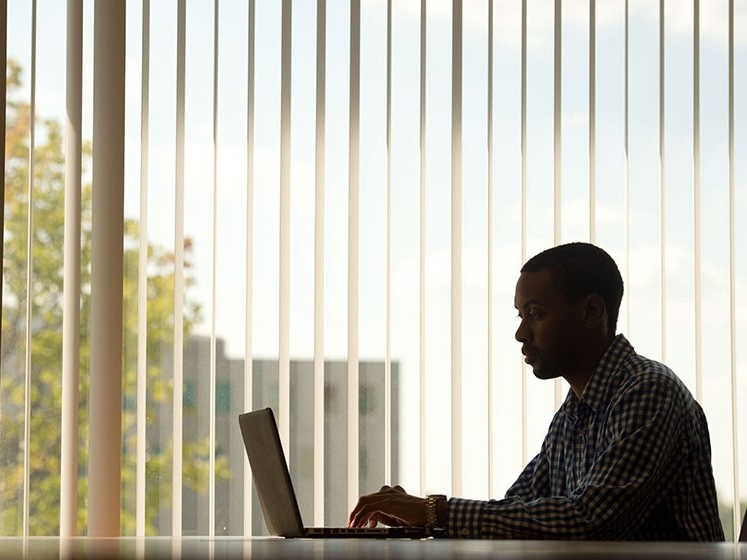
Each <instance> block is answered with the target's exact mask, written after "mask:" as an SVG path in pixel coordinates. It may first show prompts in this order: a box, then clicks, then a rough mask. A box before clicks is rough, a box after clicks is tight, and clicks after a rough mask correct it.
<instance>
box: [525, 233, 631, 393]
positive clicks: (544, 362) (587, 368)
mask: <svg viewBox="0 0 747 560" xmlns="http://www.w3.org/2000/svg"><path fill="white" fill-rule="evenodd" d="M622 291H623V285H622V278H621V276H620V272H619V271H618V269H617V266H616V265H615V262H614V261H613V260H612V258H611V257H610V256H609V255H608V254H607V253H605V252H604V251H602V250H601V249H599V248H598V247H595V246H594V245H590V244H588V243H571V244H567V245H560V246H558V247H554V248H552V249H548V250H547V251H544V252H542V253H540V254H538V255H537V256H535V257H533V258H532V259H530V260H529V261H527V263H526V264H525V265H524V266H523V267H522V269H521V275H520V276H519V280H518V282H517V283H516V296H515V300H514V305H515V306H516V309H517V310H518V312H519V317H520V318H521V324H520V325H519V328H518V329H517V330H516V340H518V341H519V342H521V344H522V346H521V351H522V353H523V354H524V355H525V361H526V362H527V363H528V364H530V365H531V366H532V368H533V370H534V374H535V376H537V377H538V378H540V379H550V378H555V377H558V376H563V377H565V378H566V380H568V382H569V383H570V384H571V386H573V388H574V390H576V389H578V390H579V391H578V392H579V394H580V391H581V390H582V388H583V386H584V385H585V384H586V381H587V380H588V376H589V375H591V373H592V371H593V369H594V368H595V367H596V365H597V363H598V361H599V359H600V358H601V355H602V354H603V352H604V351H605V350H606V348H607V347H608V346H609V343H610V341H611V339H612V338H613V337H614V334H615V328H616V324H617V316H618V312H619V308H620V301H621V299H622Z"/></svg>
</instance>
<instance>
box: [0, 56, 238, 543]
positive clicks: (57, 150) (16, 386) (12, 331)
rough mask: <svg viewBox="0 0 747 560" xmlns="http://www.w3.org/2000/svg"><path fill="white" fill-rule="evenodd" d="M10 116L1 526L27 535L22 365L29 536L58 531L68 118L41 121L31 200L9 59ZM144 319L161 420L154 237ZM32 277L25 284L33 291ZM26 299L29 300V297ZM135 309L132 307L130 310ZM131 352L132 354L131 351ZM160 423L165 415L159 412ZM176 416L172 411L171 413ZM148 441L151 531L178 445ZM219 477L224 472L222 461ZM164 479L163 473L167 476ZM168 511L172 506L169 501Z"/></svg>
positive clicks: (0, 399)
mask: <svg viewBox="0 0 747 560" xmlns="http://www.w3.org/2000/svg"><path fill="white" fill-rule="evenodd" d="M6 75H7V77H8V79H7V84H8V85H7V92H8V104H7V109H6V111H7V124H6V148H5V152H6V153H5V157H6V170H5V196H6V199H5V208H4V212H5V230H4V232H3V235H4V237H3V242H4V258H3V309H2V340H1V342H2V346H1V349H0V351H1V354H0V357H1V358H0V359H1V363H0V366H1V367H2V370H1V371H0V534H11V535H12V534H21V533H22V531H23V526H22V521H23V499H24V477H25V474H24V468H23V466H24V462H25V454H26V453H25V451H26V450H25V444H24V440H25V430H26V422H25V414H26V412H25V411H26V394H27V391H26V382H27V363H30V369H29V370H28V375H29V376H30V377H29V378H28V380H29V388H30V391H29V392H28V402H29V405H30V406H29V410H30V423H29V426H28V428H29V432H30V439H29V441H30V447H29V449H28V450H29V464H28V466H29V494H28V507H29V519H30V533H31V534H39V535H53V534H57V533H58V532H59V495H60V435H61V434H60V415H61V397H62V391H61V376H62V366H61V364H62V361H61V359H62V317H63V266H64V262H63V241H64V186H65V180H64V178H65V168H64V165H65V161H64V152H63V149H62V145H63V144H62V142H63V137H62V132H61V126H60V124H59V123H58V122H56V121H55V120H53V119H43V120H41V119H39V120H38V122H39V124H38V125H37V137H36V140H37V141H36V142H35V144H36V146H35V149H34V154H33V156H34V157H33V162H34V163H33V173H34V178H33V179H34V180H33V186H32V195H31V197H29V193H28V190H29V187H28V185H29V172H30V165H29V154H30V147H29V131H30V126H31V118H30V116H31V113H30V107H29V105H28V104H27V103H25V102H23V101H19V100H16V97H17V94H18V91H19V88H20V87H21V84H22V82H21V75H22V72H21V68H20V67H19V65H18V64H16V63H15V62H13V61H9V63H8V68H7V73H6ZM90 153H91V148H90V145H87V146H85V147H84V162H83V164H84V165H83V167H84V170H83V177H86V176H87V171H86V168H87V166H88V164H89V163H90ZM91 195H92V189H91V185H90V183H87V184H85V185H84V186H83V188H82V192H81V197H82V212H83V216H82V227H81V251H82V255H81V293H80V309H81V328H80V355H81V361H80V407H79V425H80V436H79V446H78V458H79V486H78V497H79V498H78V499H79V504H80V505H84V504H85V500H86V493H87V472H86V469H87V465H88V452H87V451H88V406H87V399H88V363H89V359H88V356H89V332H88V331H89V307H90V255H91ZM30 207H31V208H32V210H33V212H32V219H33V220H32V228H31V229H32V243H31V246H32V249H31V250H32V257H33V258H32V259H31V262H32V263H33V265H32V266H33V271H32V274H31V282H30V284H27V277H28V274H27V272H28V271H27V264H26V263H27V262H28V259H27V257H28V248H27V247H28V234H27V231H28V229H29V228H28V224H29V208H30ZM139 234H140V232H139V225H138V223H137V222H136V221H134V220H128V221H127V222H126V224H125V239H124V240H123V242H124V261H125V262H124V264H125V271H126V273H125V278H124V293H123V298H124V305H125V310H126V311H125V318H124V324H123V327H124V341H123V344H124V349H125V356H126V357H125V360H124V366H123V401H124V402H123V416H122V426H123V471H122V480H123V482H122V484H123V490H124V491H123V492H122V496H123V498H122V500H123V503H122V533H123V534H133V533H134V524H135V519H134V502H132V499H131V496H132V489H134V480H135V462H134V457H133V456H132V455H133V450H134V446H135V444H136V437H137V436H136V432H135V428H136V426H135V409H134V407H133V403H135V402H136V400H137V395H136V394H135V391H136V382H135V380H136V376H137V371H136V364H137V356H136V352H137V336H138V325H137V311H136V310H137V298H138V284H137V268H138V262H139V261H138V258H139V255H138V252H139V250H138V239H139ZM190 249H191V243H190V242H189V241H187V242H186V243H185V261H186V262H185V276H186V277H185V284H186V288H187V290H186V296H185V300H186V301H185V302H184V305H183V310H184V337H185V339H186V338H187V336H188V334H189V332H190V330H191V328H192V326H193V325H194V324H195V323H196V322H197V321H198V320H199V318H200V307H199V305H197V304H196V303H195V302H194V301H192V300H191V299H190V297H189V294H190V292H189V287H190V286H192V285H193V283H194V280H193V277H192V276H191V274H190V271H191V264H190V261H189V256H190ZM147 260H148V282H147V290H148V297H147V301H148V304H147V305H148V307H147V316H148V323H147V324H148V328H147V343H146V347H147V356H146V364H147V367H146V370H147V381H146V383H147V400H146V408H147V414H146V417H147V420H148V427H149V428H150V427H151V426H156V425H158V422H159V414H162V412H163V411H164V410H168V409H169V408H170V406H171V401H172V399H173V390H172V384H171V379H172V372H171V371H168V364H164V362H163V359H162V356H163V354H164V350H163V349H164V348H172V347H173V328H174V321H173V308H174V255H173V254H172V253H171V252H170V251H169V250H167V249H166V248H164V247H160V246H157V245H149V246H148V259H147ZM29 286H30V290H29ZM29 298H30V300H29ZM28 301H30V302H31V320H30V322H29V321H28V319H27V315H26V307H27V305H26V304H27V302H28ZM133 310H134V311H133ZM28 329H30V330H31V337H30V341H31V346H30V348H29V353H28V355H29V356H30V360H29V361H28V362H27V358H26V356H27V352H26V343H25V340H26V333H27V330H28ZM133 352H134V353H135V354H133ZM161 420H162V423H163V420H164V419H161ZM169 421H170V420H169ZM159 443H161V445H160V446H159V447H158V448H152V447H149V449H148V458H147V465H146V470H147V472H148V473H149V477H148V478H147V486H146V487H147V491H146V531H147V532H148V533H151V534H152V533H154V532H155V531H156V530H157V529H156V527H157V518H158V516H159V515H161V514H162V512H163V509H164V507H165V505H166V504H165V503H164V502H167V498H168V497H169V496H170V483H169V484H164V483H163V481H164V479H165V477H164V476H163V472H165V471H166V470H169V469H170V465H171V449H172V445H171V442H170V441H168V442H159ZM183 451H184V454H183V458H184V462H185V465H197V467H195V468H198V469H200V468H201V469H202V470H204V469H205V468H206V467H205V466H201V465H206V464H207V461H206V445H205V442H192V443H185V446H184V450H183ZM216 474H217V476H218V477H219V478H220V477H226V476H227V469H226V465H225V464H224V462H223V461H222V460H220V459H218V460H217V462H216ZM166 478H168V477H166ZM206 478H207V477H206V476H196V477H192V478H191V479H190V480H189V481H187V482H185V484H191V485H192V489H193V490H195V491H197V492H205V491H206V485H205V483H204V480H205V479H206ZM166 509H168V508H166ZM79 512H80V513H79V519H78V531H79V533H84V532H85V527H86V522H87V520H86V516H85V507H80V508H79Z"/></svg>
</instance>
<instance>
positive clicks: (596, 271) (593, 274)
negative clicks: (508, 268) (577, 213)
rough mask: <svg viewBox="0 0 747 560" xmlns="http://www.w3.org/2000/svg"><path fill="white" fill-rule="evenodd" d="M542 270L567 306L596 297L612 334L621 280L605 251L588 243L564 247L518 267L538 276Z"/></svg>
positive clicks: (543, 253) (554, 248)
mask: <svg viewBox="0 0 747 560" xmlns="http://www.w3.org/2000/svg"><path fill="white" fill-rule="evenodd" d="M545 268H547V269H548V270H549V271H550V273H551V275H552V278H553V282H554V283H555V285H556V287H557V288H558V289H559V290H560V291H561V293H563V294H564V295H565V297H566V300H567V301H568V303H574V302H577V301H579V300H580V299H582V298H584V297H586V296H588V295H591V294H598V295H599V297H601V298H602V300H603V301H604V304H605V306H606V308H607V330H608V331H609V332H608V334H609V335H614V334H615V332H616V330H617V317H618V314H619V312H620V302H621V301H622V296H623V280H622V276H621V275H620V270H619V269H618V268H617V264H615V261H614V260H613V259H612V257H610V256H609V254H607V252H606V251H604V250H603V249H600V248H599V247H597V246H596V245H592V244H591V243H566V244H565V245H558V246H557V247H552V248H550V249H546V250H545V251H542V252H541V253H539V254H537V255H535V256H534V257H532V258H531V259H529V260H528V261H527V262H526V263H525V264H524V266H523V267H521V272H540V271H541V270H543V269H545Z"/></svg>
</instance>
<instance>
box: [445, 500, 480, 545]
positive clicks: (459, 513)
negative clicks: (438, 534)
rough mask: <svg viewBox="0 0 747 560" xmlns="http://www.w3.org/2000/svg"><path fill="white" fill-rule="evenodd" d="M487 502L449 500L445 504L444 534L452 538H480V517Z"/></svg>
mask: <svg viewBox="0 0 747 560" xmlns="http://www.w3.org/2000/svg"><path fill="white" fill-rule="evenodd" d="M486 503H487V502H484V501H481V500H465V499H462V498H451V499H450V500H449V501H448V502H447V504H446V534H447V536H449V537H452V538H461V539H479V538H482V515H483V512H484V511H485V504H486Z"/></svg>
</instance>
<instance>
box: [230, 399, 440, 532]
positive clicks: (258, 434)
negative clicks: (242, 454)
mask: <svg viewBox="0 0 747 560" xmlns="http://www.w3.org/2000/svg"><path fill="white" fill-rule="evenodd" d="M239 426H240V428H241V436H242V437H243V439H244V448H245V449H246V455H247V457H248V458H249V466H250V468H251V471H252V478H253V479H254V486H255V488H256V489H257V495H258V497H259V503H260V505H261V506H262V515H263V516H264V519H265V524H266V525H267V530H268V531H269V532H270V534H271V535H274V536H278V537H286V538H297V537H305V538H334V537H346V538H379V539H422V538H426V537H429V536H431V534H430V533H431V531H428V530H427V529H425V528H423V527H371V528H352V527H304V524H303V521H302V519H301V512H300V510H299V508H298V501H297V500H296V493H295V491H294V490H293V483H292V482H291V477H290V472H289V471H288V463H287V462H286V460H285V454H284V453H283V447H282V443H281V441H280V435H279V433H278V428H277V423H276V422H275V415H274V414H273V412H272V409H270V408H265V409H262V410H255V411H254V412H246V413H244V414H240V415H239Z"/></svg>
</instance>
